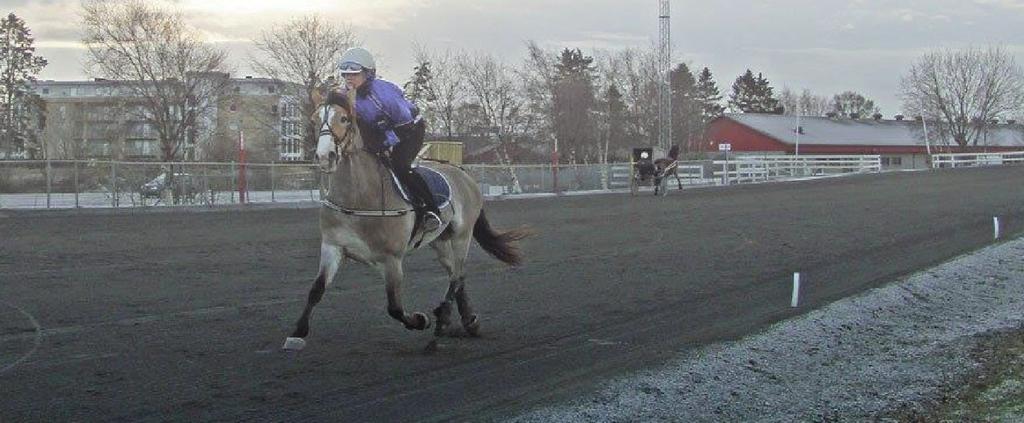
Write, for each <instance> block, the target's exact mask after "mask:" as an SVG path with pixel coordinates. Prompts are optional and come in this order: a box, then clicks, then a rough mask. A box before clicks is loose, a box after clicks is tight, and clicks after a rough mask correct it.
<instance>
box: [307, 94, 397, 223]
mask: <svg viewBox="0 0 1024 423" xmlns="http://www.w3.org/2000/svg"><path fill="white" fill-rule="evenodd" d="M330 106H332V104H331V103H330V102H325V103H324V105H323V114H322V116H323V118H322V121H321V123H320V130H319V132H318V135H317V137H318V138H319V137H322V136H324V135H330V136H331V139H332V140H333V141H334V161H335V163H336V162H337V161H338V160H340V158H341V155H343V154H344V155H345V156H346V157H348V156H349V155H350V154H352V153H353V152H352V151H351V150H350V148H349V147H350V146H351V145H352V143H353V142H354V141H353V137H354V136H355V131H356V128H353V127H352V125H355V122H353V120H352V117H351V116H343V117H340V118H338V119H339V120H342V123H347V124H348V125H347V128H345V133H344V134H343V135H342V136H340V137H339V136H338V135H337V134H336V133H335V132H334V130H333V128H331V116H330V110H331V109H330ZM362 150H363V151H366V152H369V153H371V154H374V153H373V152H371V151H370V150H368V149H366V147H363V148H362ZM377 165H378V166H384V165H383V164H382V163H381V162H380V161H377ZM321 172H323V173H331V171H328V170H323V169H321ZM383 192H384V176H383V174H382V175H381V193H382V195H381V199H380V200H381V205H380V209H376V210H367V209H353V208H349V207H345V206H343V205H340V204H337V203H334V202H333V201H331V199H330V198H324V199H323V200H321V201H320V204H321V205H322V206H324V207H326V208H328V209H331V210H334V211H336V212H339V213H344V214H347V215H350V216H366V217H399V216H405V215H406V214H409V213H412V212H414V211H415V210H414V209H412V208H402V209H393V210H388V209H385V208H384V196H383Z"/></svg>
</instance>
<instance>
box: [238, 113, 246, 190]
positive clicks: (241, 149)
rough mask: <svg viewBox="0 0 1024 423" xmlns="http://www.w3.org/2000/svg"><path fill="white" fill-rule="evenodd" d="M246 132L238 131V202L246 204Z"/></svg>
mask: <svg viewBox="0 0 1024 423" xmlns="http://www.w3.org/2000/svg"><path fill="white" fill-rule="evenodd" d="M246 191H247V189H246V184H245V132H243V131H242V130H239V131H238V202H239V203H242V204H245V192H246Z"/></svg>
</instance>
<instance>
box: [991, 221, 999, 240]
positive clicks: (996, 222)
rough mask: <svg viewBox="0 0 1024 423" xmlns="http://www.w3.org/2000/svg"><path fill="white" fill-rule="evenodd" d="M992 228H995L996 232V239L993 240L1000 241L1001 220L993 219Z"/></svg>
mask: <svg viewBox="0 0 1024 423" xmlns="http://www.w3.org/2000/svg"><path fill="white" fill-rule="evenodd" d="M992 226H994V227H995V231H996V232H995V238H993V239H999V218H998V217H993V218H992Z"/></svg>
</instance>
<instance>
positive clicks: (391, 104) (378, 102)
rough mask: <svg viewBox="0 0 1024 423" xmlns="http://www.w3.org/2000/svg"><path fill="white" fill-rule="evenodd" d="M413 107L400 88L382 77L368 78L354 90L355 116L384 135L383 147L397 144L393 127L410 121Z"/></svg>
mask: <svg viewBox="0 0 1024 423" xmlns="http://www.w3.org/2000/svg"><path fill="white" fill-rule="evenodd" d="M364 88H365V89H364ZM415 108H416V106H414V105H413V104H412V103H411V102H409V100H406V99H405V94H404V93H403V92H402V89H401V88H398V86H397V85H395V84H393V83H391V82H388V81H385V80H383V79H371V80H368V81H366V86H364V87H361V88H360V89H359V90H358V91H357V92H356V116H358V117H359V120H361V121H363V122H366V123H368V124H369V126H370V127H371V128H373V129H375V130H377V131H380V132H381V133H382V134H383V135H384V137H383V138H384V146H385V147H392V146H394V145H396V144H398V141H399V140H398V137H397V136H396V135H395V131H394V128H395V127H396V126H402V125H405V124H408V123H411V122H412V121H413V118H414V116H413V110H414V109H415Z"/></svg>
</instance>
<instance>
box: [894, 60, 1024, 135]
mask: <svg viewBox="0 0 1024 423" xmlns="http://www.w3.org/2000/svg"><path fill="white" fill-rule="evenodd" d="M900 82H901V89H902V94H903V108H904V111H906V112H908V113H912V114H916V115H920V116H924V118H925V119H928V120H935V121H938V122H941V125H937V126H939V128H938V129H939V130H941V131H943V132H944V133H945V135H946V137H947V138H949V139H951V140H953V142H955V143H956V145H958V146H960V147H967V146H970V145H973V146H977V145H978V141H979V140H980V139H981V138H982V137H981V135H982V134H983V133H984V132H985V131H986V130H987V125H989V122H990V121H992V120H993V119H999V118H1004V119H1005V118H1008V117H1011V116H1013V115H1014V114H1015V113H1019V112H1020V111H1021V108H1022V106H1024V75H1022V73H1021V68H1020V66H1018V65H1017V63H1016V62H1015V61H1014V59H1013V57H1012V56H1011V55H1009V54H1008V53H1006V51H1004V50H1003V49H1002V48H1000V47H989V48H987V49H981V48H974V47H972V48H967V49H964V50H941V51H935V52H931V53H928V54H925V55H923V56H921V57H920V58H919V59H918V60H917V62H916V63H914V64H913V65H912V66H911V68H910V70H909V71H908V72H907V74H906V75H904V76H903V78H902V80H901V81H900Z"/></svg>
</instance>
